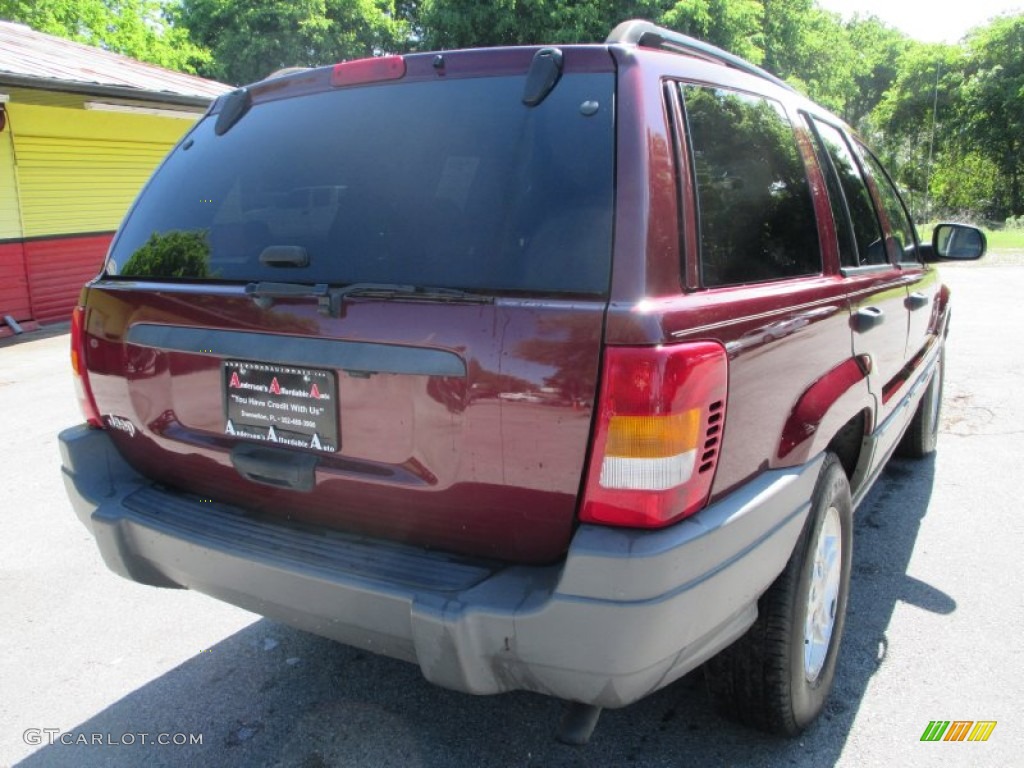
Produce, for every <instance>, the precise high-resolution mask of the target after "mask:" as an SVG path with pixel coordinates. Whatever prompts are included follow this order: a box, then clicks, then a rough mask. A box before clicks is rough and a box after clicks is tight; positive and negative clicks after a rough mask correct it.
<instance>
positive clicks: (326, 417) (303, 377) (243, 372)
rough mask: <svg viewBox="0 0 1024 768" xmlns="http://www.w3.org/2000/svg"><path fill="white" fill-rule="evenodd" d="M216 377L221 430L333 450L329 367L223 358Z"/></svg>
mask: <svg viewBox="0 0 1024 768" xmlns="http://www.w3.org/2000/svg"><path fill="white" fill-rule="evenodd" d="M221 382H222V390H223V393H224V433H225V434H227V435H231V436H233V437H239V438H246V439H249V440H254V441H257V442H261V443H267V444H271V445H279V446H281V447H293V448H306V449H310V450H314V451H319V452H321V453H335V452H337V451H338V449H339V447H340V445H339V440H338V423H339V422H338V380H337V376H336V374H335V373H334V371H328V370H323V369H321V368H305V367H300V366H292V365H274V364H270V363H260V362H257V361H248V360H225V361H224V362H223V363H222V364H221Z"/></svg>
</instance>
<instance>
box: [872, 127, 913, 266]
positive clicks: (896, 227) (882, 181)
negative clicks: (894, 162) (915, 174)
mask: <svg viewBox="0 0 1024 768" xmlns="http://www.w3.org/2000/svg"><path fill="white" fill-rule="evenodd" d="M858 148H859V149H860V151H861V157H863V158H864V159H865V160H866V161H867V165H868V167H869V168H870V169H871V176H872V178H873V179H874V182H875V186H876V187H877V188H878V196H879V197H880V198H881V200H882V210H883V212H884V213H885V218H886V220H887V221H888V224H889V230H888V231H889V237H888V238H886V245H887V246H888V248H889V252H890V253H889V256H890V258H891V259H892V260H893V261H896V262H903V263H905V264H907V263H914V262H917V261H918V257H917V237H916V233H915V231H914V225H913V224H912V223H911V221H910V217H909V216H908V215H907V210H906V208H904V207H903V201H902V200H900V195H899V192H897V191H896V187H895V186H893V183H892V181H891V180H890V179H889V174H887V173H886V172H885V169H884V168H882V164H881V163H880V162H878V159H877V158H876V157H875V156H874V155H873V154H871V152H869V151H868V150H867V149H866V148H865V147H863V146H859V147H858Z"/></svg>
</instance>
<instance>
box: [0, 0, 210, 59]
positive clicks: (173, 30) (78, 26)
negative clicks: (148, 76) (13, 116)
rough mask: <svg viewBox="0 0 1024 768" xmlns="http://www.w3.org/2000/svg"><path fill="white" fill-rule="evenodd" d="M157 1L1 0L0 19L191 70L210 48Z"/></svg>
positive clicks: (206, 56)
mask: <svg viewBox="0 0 1024 768" xmlns="http://www.w3.org/2000/svg"><path fill="white" fill-rule="evenodd" d="M166 10H167V9H166V6H165V4H164V3H162V2H160V0H0V18H2V19H7V20H10V21H16V22H19V23H21V24H25V25H27V26H29V27H31V28H32V29H35V30H37V31H39V32H45V33H47V34H50V35H56V36H58V37H64V38H67V39H68V40H75V41H77V42H80V43H85V44H87V45H93V46H96V47H98V48H103V49H105V50H108V51H113V52H114V53H120V54H124V55H125V56H130V57H132V58H133V59H138V60H139V61H146V62H149V63H151V64H157V65H158V66H161V67H166V68H168V69H176V70H180V71H182V72H191V73H194V72H196V71H197V69H198V68H200V67H203V66H205V65H206V64H208V63H209V61H210V53H209V51H207V50H206V49H205V48H203V47H202V46H200V45H197V44H196V43H195V42H193V41H192V39H191V38H190V37H189V33H188V30H186V29H183V28H181V27H178V26H175V25H173V24H171V22H170V19H169V18H168V16H167V13H166Z"/></svg>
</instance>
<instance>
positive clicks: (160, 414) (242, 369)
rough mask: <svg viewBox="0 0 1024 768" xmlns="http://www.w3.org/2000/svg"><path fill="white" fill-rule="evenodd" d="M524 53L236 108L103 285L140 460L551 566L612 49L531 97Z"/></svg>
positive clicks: (266, 87)
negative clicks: (527, 93) (527, 96)
mask: <svg viewBox="0 0 1024 768" xmlns="http://www.w3.org/2000/svg"><path fill="white" fill-rule="evenodd" d="M533 57H534V51H530V50H516V51H493V52H467V53H462V54H445V57H444V58H443V59H440V60H437V59H435V58H434V57H426V56H419V57H416V56H412V57H405V58H404V59H401V58H398V57H391V58H388V59H382V60H373V61H374V62H376V63H375V64H369V65H368V64H366V63H365V62H354V63H351V64H344V65H339V66H338V67H337V68H335V69H334V70H333V71H332V70H331V69H324V70H315V71H312V72H308V73H303V74H300V75H294V76H290V77H288V78H282V79H280V80H271V81H266V82H264V83H263V84H260V85H257V86H254V87H253V88H252V89H251V90H250V91H249V92H248V93H247V94H242V95H237V96H233V97H230V98H227V99H222V100H221V101H222V103H221V104H220V105H218V107H217V108H216V110H215V113H214V114H211V115H209V116H207V117H206V118H205V119H204V120H202V121H201V122H200V123H199V124H198V125H197V126H196V127H195V129H194V130H193V131H192V132H191V133H190V134H189V135H188V136H187V137H186V139H185V140H183V142H182V143H181V144H180V145H179V146H178V147H177V148H176V149H175V150H174V151H173V152H172V153H171V155H170V156H169V157H168V158H167V160H166V161H165V163H164V164H163V166H162V167H161V168H160V169H159V170H158V172H157V173H156V174H155V175H154V177H153V179H152V180H151V181H150V183H149V184H148V186H147V187H146V189H145V190H144V191H143V193H142V194H141V196H140V198H139V200H138V201H137V202H136V204H135V206H134V208H133V209H132V211H131V212H130V214H129V216H128V218H127V219H126V221H125V223H124V224H123V226H122V229H121V231H120V232H119V233H118V235H117V237H116V239H115V241H114V244H113V246H112V248H111V253H110V256H109V259H108V263H107V266H106V270H105V272H104V274H103V275H101V277H100V278H99V279H98V280H97V281H96V282H94V283H93V284H92V285H91V286H90V288H89V290H88V293H87V297H88V298H87V302H86V304H87V315H86V318H85V323H86V329H87V337H86V338H87V341H86V345H87V364H88V368H89V370H90V382H91V387H92V391H93V395H94V397H95V400H96V404H97V407H98V410H99V413H100V414H101V415H102V417H103V420H104V422H105V423H106V425H107V427H108V429H110V432H111V435H112V436H113V438H114V440H115V442H116V443H117V445H118V447H119V449H120V450H121V452H122V453H123V454H124V456H125V457H126V459H128V460H129V461H130V462H131V463H132V464H133V465H134V466H135V467H136V468H137V469H138V470H139V471H141V472H142V473H144V474H145V475H146V476H148V477H150V478H152V479H153V480H154V481H157V482H159V483H162V484H165V485H167V486H169V487H172V488H175V489H177V490H179V491H181V492H184V493H189V494H194V495H195V496H196V497H197V498H200V499H210V500H212V501H219V502H227V503H232V504H236V505H239V506H241V507H242V508H244V509H245V510H248V511H249V512H251V513H253V514H259V515H266V516H271V517H274V518H278V519H286V520H293V521H299V522H304V523H311V524H315V525H319V526H326V527H330V528H335V529H338V530H344V531H349V532H355V533H360V534H366V535H371V536H377V537H384V538H388V539H392V540H396V541H402V542H407V543H411V544H415V545H419V546H425V547H430V548H436V549H442V550H446V551H452V552H459V553H466V554H471V555H479V556H486V557H493V558H498V559H503V560H508V561H515V562H534V563H536V562H550V561H553V560H555V559H557V558H558V557H560V556H561V555H562V554H563V553H564V551H565V549H566V547H567V545H568V541H569V538H570V536H571V532H572V527H573V522H574V519H575V512H576V504H577V496H578V494H579V491H580V486H581V479H582V473H583V468H584V463H585V459H586V454H587V444H588V438H589V434H590V429H591V419H592V413H593V405H594V398H595V393H596V390H597V376H598V369H599V364H600V354H601V339H602V329H603V322H604V312H605V308H606V304H607V293H608V282H609V273H610V258H611V242H612V237H611V236H612V205H613V194H614V115H613V106H614V104H613V95H614V87H615V79H614V73H613V71H612V63H611V59H610V58H609V56H608V54H607V52H606V51H602V50H601V49H596V48H591V49H582V48H580V49H573V48H569V49H566V51H565V59H564V71H563V73H562V75H561V78H560V79H558V80H557V81H556V83H555V84H554V87H553V88H552V89H550V91H549V92H548V93H546V95H544V96H543V98H542V100H541V102H540V103H539V104H536V105H533V106H529V105H527V104H526V103H524V90H529V89H533V90H534V91H536V80H537V77H536V76H535V77H534V78H533V79H534V81H535V82H534V84H533V85H530V86H528V85H527V83H528V80H530V69H531V62H532V60H533ZM382 73H383V76H384V77H385V78H386V79H385V80H384V81H383V82H360V81H361V80H371V81H372V80H374V79H376V78H378V77H379V76H381V74H382ZM534 74H535V75H536V72H535V73H534ZM542 79H543V78H542ZM533 95H534V96H536V93H534V94H533ZM528 100H529V99H528Z"/></svg>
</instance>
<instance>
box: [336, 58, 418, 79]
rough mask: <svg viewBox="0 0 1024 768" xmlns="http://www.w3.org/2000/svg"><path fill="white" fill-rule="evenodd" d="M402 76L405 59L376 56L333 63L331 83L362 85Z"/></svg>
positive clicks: (403, 74)
mask: <svg viewBox="0 0 1024 768" xmlns="http://www.w3.org/2000/svg"><path fill="white" fill-rule="evenodd" d="M403 77H405V59H403V58H402V57H401V56H378V57H376V58H372V59H357V60H356V61H344V62H342V63H341V64H335V65H334V71H333V72H331V85H333V86H337V87H342V86H346V85H363V84H364V83H376V82H379V81H382V80H401V79H402V78H403Z"/></svg>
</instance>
